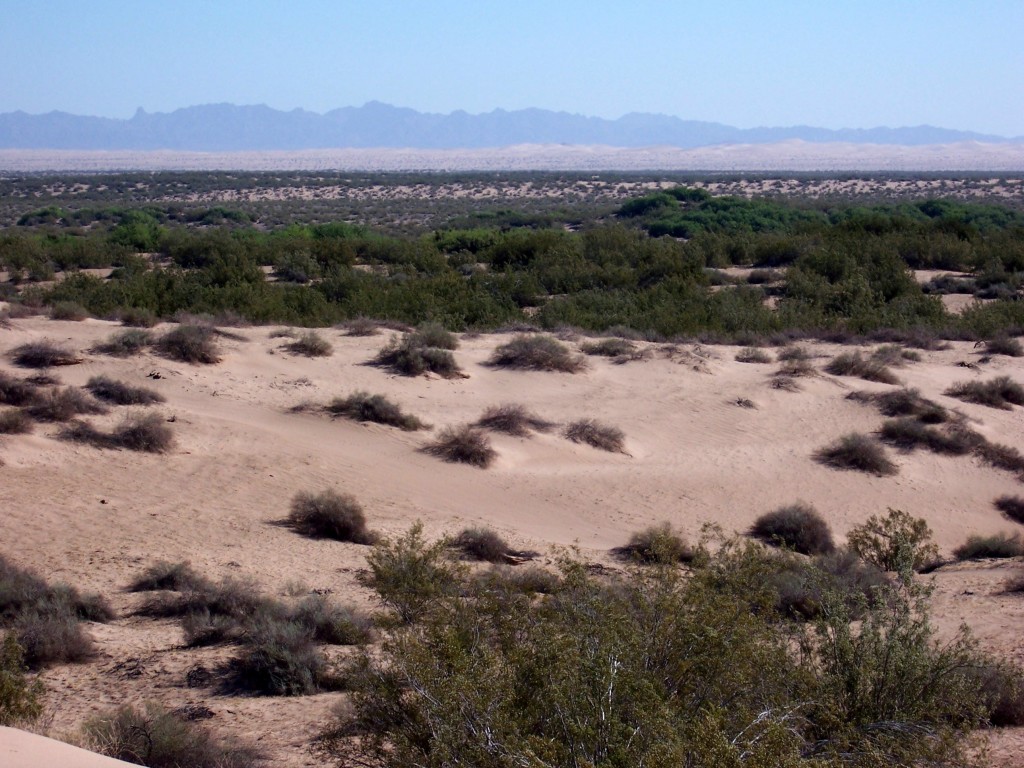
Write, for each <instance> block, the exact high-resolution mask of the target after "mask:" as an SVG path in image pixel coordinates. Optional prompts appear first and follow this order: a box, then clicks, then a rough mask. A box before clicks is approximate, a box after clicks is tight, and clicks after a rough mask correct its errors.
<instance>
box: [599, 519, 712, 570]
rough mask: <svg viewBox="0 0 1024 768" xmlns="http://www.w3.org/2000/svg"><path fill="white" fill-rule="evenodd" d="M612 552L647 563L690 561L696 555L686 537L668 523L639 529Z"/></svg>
mask: <svg viewBox="0 0 1024 768" xmlns="http://www.w3.org/2000/svg"><path fill="white" fill-rule="evenodd" d="M612 553H613V554H615V555H617V556H619V557H622V558H626V559H629V560H633V561H635V562H638V563H645V564H653V563H662V564H672V563H689V562H690V561H692V560H693V559H694V557H695V556H696V552H695V550H694V549H693V547H691V546H690V544H689V543H688V542H687V541H686V538H685V537H684V536H683V535H682V534H681V533H679V532H678V531H676V530H675V529H674V528H672V526H671V525H669V524H668V523H662V524H660V525H654V526H651V527H650V528H645V529H644V530H642V531H637V532H636V533H634V534H633V535H632V536H630V537H629V541H628V542H627V543H626V545H625V546H622V547H616V548H615V549H613V550H612Z"/></svg>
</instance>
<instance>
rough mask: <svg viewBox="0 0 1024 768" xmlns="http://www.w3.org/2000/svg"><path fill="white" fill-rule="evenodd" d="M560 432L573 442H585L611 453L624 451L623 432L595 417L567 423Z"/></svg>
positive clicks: (624, 440) (624, 438) (624, 439)
mask: <svg viewBox="0 0 1024 768" xmlns="http://www.w3.org/2000/svg"><path fill="white" fill-rule="evenodd" d="M562 434H563V435H564V436H565V438H566V439H568V440H572V442H574V443H586V444H587V445H590V446H593V447H594V448H600V449H601V450H602V451H609V452H611V453H625V446H626V435H625V433H624V432H623V431H622V430H621V429H619V428H618V427H613V426H611V425H609V424H602V423H601V422H599V421H597V420H595V419H579V420H578V421H574V422H572V423H570V424H567V425H566V427H565V430H564V431H563V433H562Z"/></svg>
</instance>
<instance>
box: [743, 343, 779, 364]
mask: <svg viewBox="0 0 1024 768" xmlns="http://www.w3.org/2000/svg"><path fill="white" fill-rule="evenodd" d="M771 361H772V357H771V355H769V354H768V353H767V352H765V351H764V350H763V349H758V348H757V347H746V348H745V349H741V350H740V351H739V352H737V353H736V362H737V363H758V364H761V365H766V364H768V363H770V362H771Z"/></svg>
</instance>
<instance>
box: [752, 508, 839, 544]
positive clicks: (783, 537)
mask: <svg viewBox="0 0 1024 768" xmlns="http://www.w3.org/2000/svg"><path fill="white" fill-rule="evenodd" d="M750 533H751V535H752V536H754V537H755V538H758V539H761V540H762V541H765V542H767V543H769V544H775V545H777V546H783V547H788V548H790V549H792V550H793V551H795V552H799V553H800V554H802V555H819V554H824V553H827V552H831V551H832V550H833V549H835V544H834V543H833V541H832V532H831V531H830V530H829V527H828V523H827V522H825V518H823V517H822V516H821V514H819V513H818V511H817V510H816V509H815V508H814V507H812V506H811V505H810V504H804V503H796V504H790V505H788V506H785V507H779V508H778V509H776V510H775V511H773V512H768V513H766V514H764V515H761V516H760V517H758V518H757V520H755V521H754V525H753V527H752V528H751V530H750Z"/></svg>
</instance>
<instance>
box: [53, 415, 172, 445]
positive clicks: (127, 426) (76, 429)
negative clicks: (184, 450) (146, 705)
mask: <svg viewBox="0 0 1024 768" xmlns="http://www.w3.org/2000/svg"><path fill="white" fill-rule="evenodd" d="M58 437H59V438H60V439H61V440H68V441H70V442H74V443H86V444H88V445H91V446H93V447H94V448H110V449H116V448H125V449H127V450H129V451H140V452H143V453H167V451H169V450H171V448H173V447H174V432H173V431H172V430H171V428H170V427H168V426H167V423H166V422H165V420H164V418H163V417H162V416H160V415H159V414H156V413H145V414H140V413H132V414H128V415H127V416H125V418H124V419H123V420H122V421H121V423H120V424H118V425H117V426H116V427H115V428H114V429H113V431H111V432H103V431H102V430H99V429H96V428H95V427H94V426H92V425H91V424H89V423H87V422H84V421H73V422H71V423H70V424H68V426H67V427H66V428H64V429H63V430H61V432H60V434H58Z"/></svg>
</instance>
